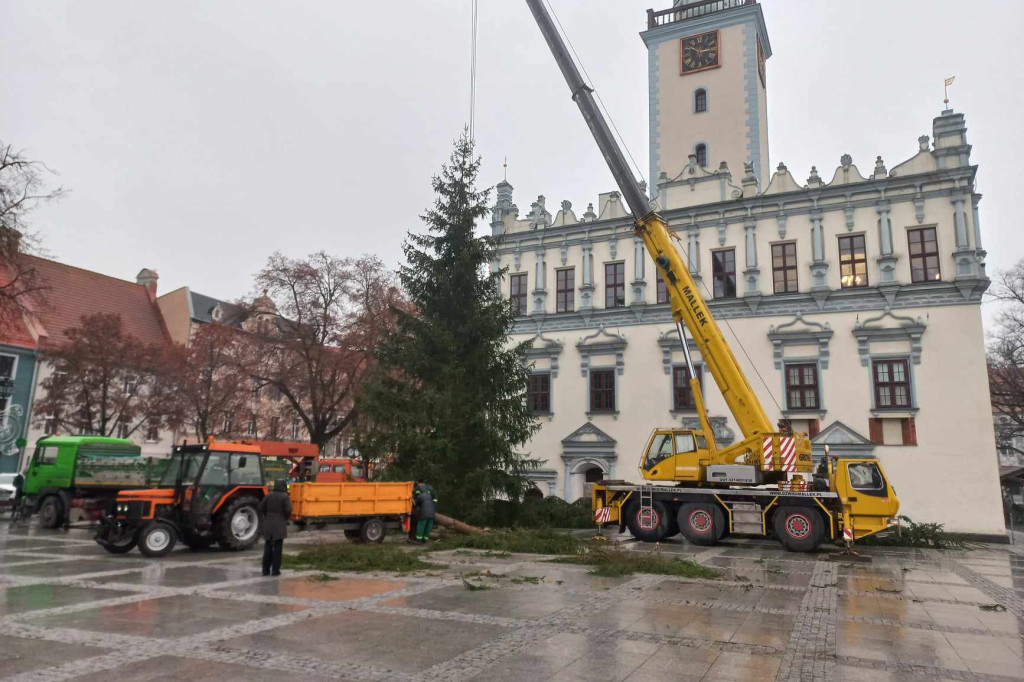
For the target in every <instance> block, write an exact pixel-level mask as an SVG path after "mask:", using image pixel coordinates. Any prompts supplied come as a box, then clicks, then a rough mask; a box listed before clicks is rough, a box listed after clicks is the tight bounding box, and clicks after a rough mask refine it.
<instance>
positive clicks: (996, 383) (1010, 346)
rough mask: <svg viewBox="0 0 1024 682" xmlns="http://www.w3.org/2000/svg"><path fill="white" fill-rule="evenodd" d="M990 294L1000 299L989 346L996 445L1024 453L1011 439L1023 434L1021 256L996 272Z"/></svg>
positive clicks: (1023, 297) (1023, 266)
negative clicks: (995, 417)
mask: <svg viewBox="0 0 1024 682" xmlns="http://www.w3.org/2000/svg"><path fill="white" fill-rule="evenodd" d="M991 296H992V298H993V299H995V300H997V301H999V302H1000V303H1001V309H1000V311H999V313H998V315H997V316H996V327H995V330H994V331H993V333H992V334H991V339H990V342H989V348H988V378H989V390H990V391H991V395H992V409H993V411H994V412H995V413H996V415H997V416H998V417H999V422H1000V426H999V427H998V428H997V429H996V440H997V441H998V444H999V447H1000V448H1003V449H1006V450H1011V451H1015V452H1017V453H1020V454H1024V452H1022V451H1021V450H1019V449H1018V448H1016V447H1015V446H1014V439H1015V438H1020V437H1021V436H1024V260H1021V261H1018V262H1017V264H1016V265H1014V266H1013V267H1012V268H1010V269H1009V270H1006V271H1005V272H1001V273H999V275H998V276H997V278H996V281H995V284H994V286H993V288H992V292H991Z"/></svg>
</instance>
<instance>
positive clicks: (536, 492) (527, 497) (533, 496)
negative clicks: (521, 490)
mask: <svg viewBox="0 0 1024 682" xmlns="http://www.w3.org/2000/svg"><path fill="white" fill-rule="evenodd" d="M543 499H544V493H542V492H541V491H540V488H538V487H537V486H534V487H532V488H530V489H529V490H527V491H526V493H525V494H524V495H523V502H540V501H541V500H543Z"/></svg>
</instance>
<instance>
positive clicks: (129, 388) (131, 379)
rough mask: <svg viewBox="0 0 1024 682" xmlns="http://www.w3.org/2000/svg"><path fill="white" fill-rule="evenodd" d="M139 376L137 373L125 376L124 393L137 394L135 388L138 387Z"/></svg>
mask: <svg viewBox="0 0 1024 682" xmlns="http://www.w3.org/2000/svg"><path fill="white" fill-rule="evenodd" d="M138 385H139V377H137V376H135V375H130V376H126V377H125V378H124V393H125V395H135V389H136V388H138Z"/></svg>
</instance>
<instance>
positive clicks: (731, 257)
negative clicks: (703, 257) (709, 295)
mask: <svg viewBox="0 0 1024 682" xmlns="http://www.w3.org/2000/svg"><path fill="white" fill-rule="evenodd" d="M711 278H712V279H713V280H714V282H715V298H736V249H723V250H721V251H712V252H711Z"/></svg>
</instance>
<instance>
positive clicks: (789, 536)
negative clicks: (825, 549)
mask: <svg viewBox="0 0 1024 682" xmlns="http://www.w3.org/2000/svg"><path fill="white" fill-rule="evenodd" d="M773 525H774V526H775V537H776V538H777V539H778V541H779V542H781V543H782V546H783V547H785V548H786V549H788V550H789V551H791V552H813V551H814V550H816V549H817V548H818V545H820V544H821V541H822V539H823V538H824V537H825V522H824V521H823V520H822V518H821V514H819V513H818V512H817V511H815V510H813V509H808V508H806V507H782V508H781V509H779V510H778V511H777V512H775V519H774V524H773Z"/></svg>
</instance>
